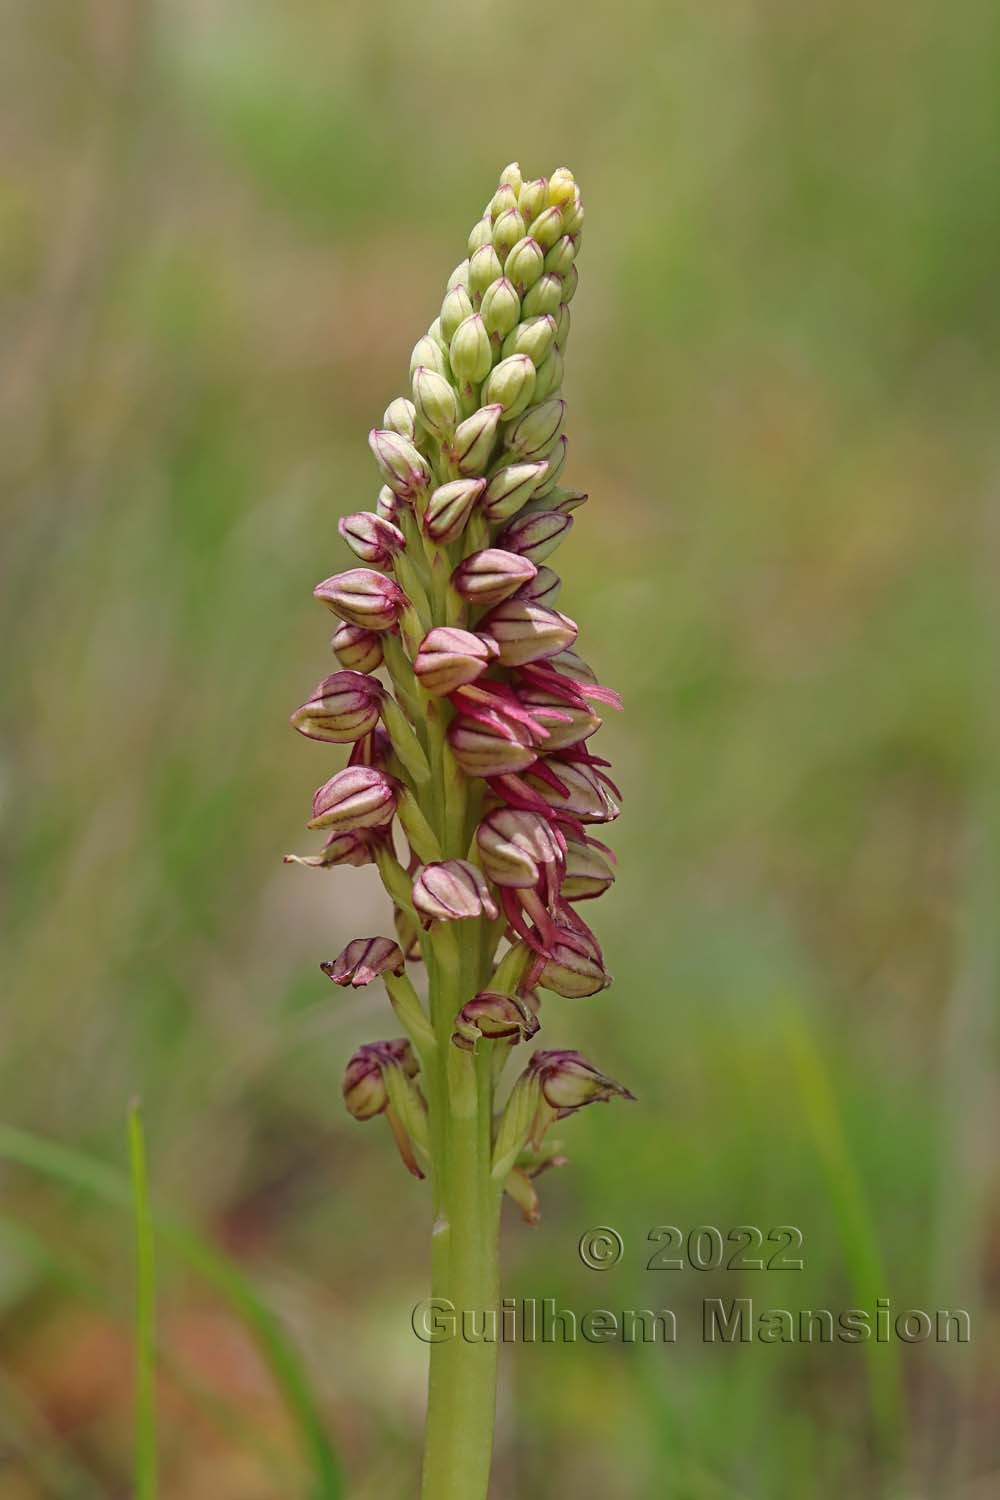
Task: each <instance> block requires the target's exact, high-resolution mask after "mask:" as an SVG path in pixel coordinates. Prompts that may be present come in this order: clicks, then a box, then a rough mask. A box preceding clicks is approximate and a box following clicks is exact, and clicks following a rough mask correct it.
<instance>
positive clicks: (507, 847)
mask: <svg viewBox="0 0 1000 1500" xmlns="http://www.w3.org/2000/svg"><path fill="white" fill-rule="evenodd" d="M476 846H477V848H478V850H479V857H480V859H481V861H482V865H483V869H484V870H485V871H486V873H487V875H488V876H489V877H490V879H491V880H492V881H494V882H495V883H496V884H497V885H499V886H504V887H507V888H509V889H512V890H528V889H531V888H532V887H533V886H537V885H538V883H539V881H540V879H541V876H542V871H543V869H544V868H545V867H546V866H548V867H551V868H556V867H558V866H560V865H561V863H562V858H563V851H562V842H561V836H560V835H559V834H558V833H557V831H556V830H555V829H554V828H553V826H552V824H551V823H549V822H547V821H546V819H545V818H542V817H540V816H539V815H538V813H533V812H528V811H525V810H523V809H520V808H513V807H497V808H494V809H493V811H492V812H489V813H487V814H486V816H485V817H484V818H483V820H482V822H481V823H480V825H479V827H478V828H477V829H476Z"/></svg>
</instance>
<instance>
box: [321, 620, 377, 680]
mask: <svg viewBox="0 0 1000 1500" xmlns="http://www.w3.org/2000/svg"><path fill="white" fill-rule="evenodd" d="M330 645H331V646H332V647H333V651H334V655H335V656H336V658H337V660H338V661H339V662H340V665H341V666H342V667H347V668H348V670H349V671H352V672H377V671H378V669H379V667H380V666H381V665H382V641H381V638H380V636H379V633H378V631H377V630H365V629H364V628H363V627H362V626H361V625H338V626H337V629H336V630H335V631H334V632H333V639H332V641H331V642H330Z"/></svg>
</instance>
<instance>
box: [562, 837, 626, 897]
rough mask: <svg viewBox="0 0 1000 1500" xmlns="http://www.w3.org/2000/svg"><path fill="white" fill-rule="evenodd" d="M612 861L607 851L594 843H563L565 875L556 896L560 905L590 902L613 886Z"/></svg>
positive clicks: (574, 841)
mask: <svg viewBox="0 0 1000 1500" xmlns="http://www.w3.org/2000/svg"><path fill="white" fill-rule="evenodd" d="M614 880H615V860H614V855H613V854H612V853H611V851H610V850H609V849H605V847H604V845H603V844H599V843H598V842H597V841H596V839H587V840H586V841H585V842H584V843H580V841H579V840H578V839H573V838H567V840H566V872H565V874H564V875H563V879H562V884H561V886H560V887H559V894H560V896H561V897H562V898H563V900H564V901H593V900H594V899H595V898H596V897H597V896H603V894H604V892H605V891H606V890H608V889H609V887H610V886H612V885H613V884H614Z"/></svg>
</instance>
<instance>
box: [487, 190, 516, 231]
mask: <svg viewBox="0 0 1000 1500" xmlns="http://www.w3.org/2000/svg"><path fill="white" fill-rule="evenodd" d="M512 208H513V209H516V208H517V194H516V193H515V191H514V189H513V188H512V187H511V185H510V184H509V183H507V182H501V184H500V186H499V187H498V188H497V190H496V192H495V193H494V194H493V197H492V198H491V199H490V208H489V214H490V218H491V220H492V221H493V223H494V224H495V223H496V222H497V220H498V219H499V218H501V217H502V216H503V215H504V214H506V213H510V211H511V209H512Z"/></svg>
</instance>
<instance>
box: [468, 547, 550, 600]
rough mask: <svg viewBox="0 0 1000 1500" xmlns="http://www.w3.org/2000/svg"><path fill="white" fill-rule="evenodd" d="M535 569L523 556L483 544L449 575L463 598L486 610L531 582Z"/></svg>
mask: <svg viewBox="0 0 1000 1500" xmlns="http://www.w3.org/2000/svg"><path fill="white" fill-rule="evenodd" d="M537 571H538V570H537V569H536V567H535V565H534V563H533V562H530V561H529V559H528V558H526V557H518V556H517V554H516V553H514V552H504V551H502V549H501V548H499V547H486V548H484V549H483V551H482V552H473V553H472V554H471V556H469V557H467V558H466V559H465V561H464V562H461V563H459V565H458V567H457V568H456V569H455V571H454V573H453V574H452V575H451V582H452V587H453V588H454V589H455V591H456V593H459V594H461V596H462V598H463V599H471V600H472V602H473V604H478V605H480V606H481V607H482V608H483V609H485V608H486V607H487V606H488V605H491V604H500V603H502V601H503V600H504V599H509V598H510V597H511V595H512V594H516V593H517V591H518V589H519V588H522V587H523V586H524V585H525V584H526V583H530V582H531V580H532V579H533V578H534V577H535V574H536V572H537Z"/></svg>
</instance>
